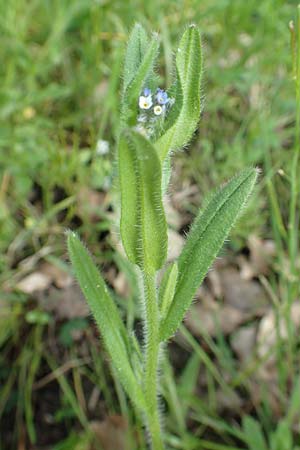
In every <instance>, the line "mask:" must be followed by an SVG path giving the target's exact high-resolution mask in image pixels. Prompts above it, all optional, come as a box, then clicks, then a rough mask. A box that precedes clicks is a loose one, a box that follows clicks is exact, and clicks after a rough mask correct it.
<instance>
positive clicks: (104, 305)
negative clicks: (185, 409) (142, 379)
mask: <svg viewBox="0 0 300 450" xmlns="http://www.w3.org/2000/svg"><path fill="white" fill-rule="evenodd" d="M67 243H68V251H69V256H70V260H71V262H72V266H73V269H74V272H75V275H76V278H77V280H78V282H79V285H80V287H81V290H82V292H83V294H84V296H85V298H86V300H87V303H88V305H89V307H90V309H91V312H92V314H93V316H94V318H95V320H96V323H97V326H98V328H99V331H100V333H101V336H102V338H103V341H104V344H105V347H106V349H107V351H108V353H109V355H110V357H111V361H112V364H113V366H114V368H115V369H116V371H117V372H118V376H119V378H120V381H121V383H122V384H123V387H124V389H125V390H126V392H127V394H128V395H129V397H130V398H131V400H132V401H133V402H134V403H135V404H136V405H137V406H138V407H139V408H140V409H143V408H144V406H145V405H144V396H143V393H142V390H141V388H140V386H139V384H138V383H137V379H136V377H135V375H134V372H133V370H132V367H131V366H130V363H129V361H130V357H129V355H128V351H127V349H128V348H129V344H128V336H127V333H126V329H125V326H124V324H123V322H122V320H121V317H120V315H119V312H118V309H117V307H116V305H115V303H114V302H113V300H112V298H111V296H110V294H109V292H108V289H107V287H106V284H105V282H104V280H103V278H102V277H101V275H100V273H99V271H98V269H97V267H96V266H95V264H94V263H93V261H92V258H91V257H90V255H89V253H88V251H87V250H86V248H85V247H84V245H83V244H82V243H81V242H80V240H79V238H78V237H77V235H76V234H75V233H73V232H71V231H69V232H68V234H67Z"/></svg>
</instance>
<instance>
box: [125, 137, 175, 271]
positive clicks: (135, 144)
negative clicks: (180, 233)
mask: <svg viewBox="0 0 300 450" xmlns="http://www.w3.org/2000/svg"><path fill="white" fill-rule="evenodd" d="M118 159H119V179H120V189H121V223H120V228H121V237H122V242H123V245H124V248H125V251H126V254H127V257H128V259H129V260H130V261H131V262H132V263H134V264H137V265H138V266H139V267H140V268H141V269H143V270H144V271H146V272H149V273H152V272H153V271H156V270H158V269H160V268H161V267H162V265H163V264H164V262H165V260H166V256H167V242H168V238H167V225H166V219H165V214H164V209H163V204H162V192H161V177H162V175H161V164H160V160H159V158H158V155H157V153H156V150H155V148H154V147H153V145H152V144H151V142H150V141H148V140H147V139H146V138H145V137H144V136H142V135H141V134H139V133H137V132H135V131H132V130H126V131H124V132H123V133H122V135H121V138H120V141H119V154H118Z"/></svg>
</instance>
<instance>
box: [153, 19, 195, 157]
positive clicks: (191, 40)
mask: <svg viewBox="0 0 300 450" xmlns="http://www.w3.org/2000/svg"><path fill="white" fill-rule="evenodd" d="M176 72H177V84H176V86H177V89H176V92H177V94H176V96H177V98H176V99H175V104H174V105H173V107H174V112H173V114H174V117H173V119H172V116H171V110H170V119H169V123H167V130H166V132H165V133H164V134H163V135H162V136H160V137H159V139H158V140H157V141H156V143H155V146H156V148H157V151H158V154H159V156H160V159H161V160H162V161H163V160H164V159H165V158H166V156H167V155H168V153H169V152H170V151H174V150H178V149H180V148H182V147H183V146H185V145H186V144H187V143H188V141H189V140H190V139H191V137H192V135H193V133H194V131H195V129H196V128H197V124H198V121H199V117H200V112H201V76H202V52H201V38H200V33H199V31H198V29H197V28H196V27H195V26H194V25H191V26H190V27H189V28H188V29H187V30H186V31H185V33H184V34H183V36H182V39H181V41H180V44H179V47H178V50H177V54H176ZM181 96H182V99H181V98H180V97H181ZM176 103H179V104H180V105H181V108H180V112H179V113H178V105H177V106H175V105H176ZM173 107H172V108H173ZM171 120H172V121H174V122H173V124H172V126H170V123H172V122H170V121H171Z"/></svg>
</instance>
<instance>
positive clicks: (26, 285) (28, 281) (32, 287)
mask: <svg viewBox="0 0 300 450" xmlns="http://www.w3.org/2000/svg"><path fill="white" fill-rule="evenodd" d="M51 282H52V278H51V277H50V276H49V275H47V274H46V273H43V272H40V271H37V272H34V273H31V274H30V275H28V276H27V277H25V278H23V279H22V280H21V281H19V283H17V285H16V287H17V289H19V290H20V291H22V292H25V293H26V294H32V293H33V292H37V291H44V290H45V289H48V288H49V286H50V285H51Z"/></svg>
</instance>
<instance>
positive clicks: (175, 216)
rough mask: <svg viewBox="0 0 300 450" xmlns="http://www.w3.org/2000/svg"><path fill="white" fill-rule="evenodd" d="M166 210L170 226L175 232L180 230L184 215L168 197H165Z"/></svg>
mask: <svg viewBox="0 0 300 450" xmlns="http://www.w3.org/2000/svg"><path fill="white" fill-rule="evenodd" d="M164 208H165V213H166V217H167V222H168V224H169V225H170V226H171V227H172V228H174V229H175V230H179V229H180V228H181V227H182V225H183V222H182V215H181V214H179V212H178V210H177V209H175V208H174V206H173V204H172V202H171V199H170V198H169V197H168V196H167V195H166V196H165V197H164Z"/></svg>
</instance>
